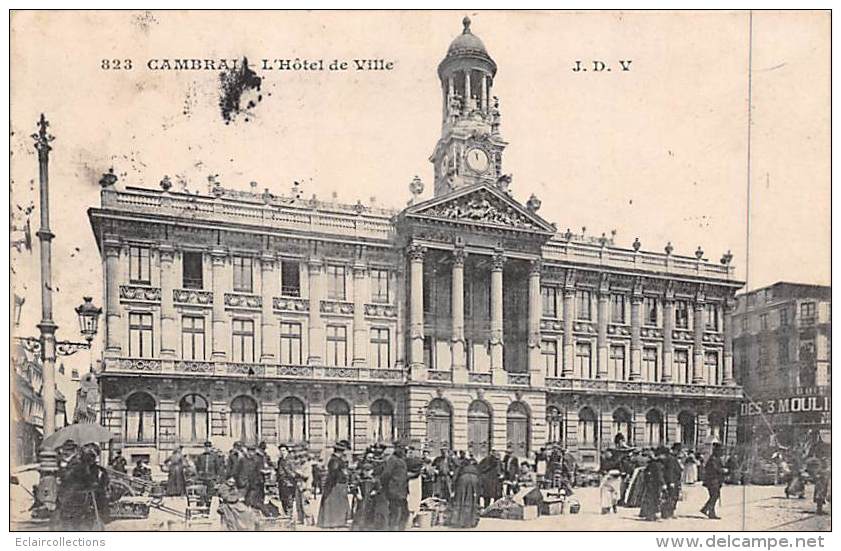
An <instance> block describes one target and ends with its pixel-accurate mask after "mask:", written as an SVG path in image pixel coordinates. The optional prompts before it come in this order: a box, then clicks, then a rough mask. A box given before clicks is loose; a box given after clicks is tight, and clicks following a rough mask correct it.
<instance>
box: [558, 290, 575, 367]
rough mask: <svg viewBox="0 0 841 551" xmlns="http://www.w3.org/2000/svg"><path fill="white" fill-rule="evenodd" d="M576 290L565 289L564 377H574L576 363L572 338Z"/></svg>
mask: <svg viewBox="0 0 841 551" xmlns="http://www.w3.org/2000/svg"><path fill="white" fill-rule="evenodd" d="M574 299H575V289H573V288H570V287H565V288H564V364H563V366H562V367H561V376H562V377H572V375H573V366H574V362H575V342H574V341H573V338H572V323H573V321H574V319H575V312H573V304H574Z"/></svg>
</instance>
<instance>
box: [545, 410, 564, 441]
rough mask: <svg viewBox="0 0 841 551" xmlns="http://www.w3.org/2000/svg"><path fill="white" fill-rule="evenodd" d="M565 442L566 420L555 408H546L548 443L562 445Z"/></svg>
mask: <svg viewBox="0 0 841 551" xmlns="http://www.w3.org/2000/svg"><path fill="white" fill-rule="evenodd" d="M563 440H564V418H563V417H562V416H561V411H560V410H559V409H558V408H556V407H555V406H549V407H548V408H546V442H557V443H561V442H563Z"/></svg>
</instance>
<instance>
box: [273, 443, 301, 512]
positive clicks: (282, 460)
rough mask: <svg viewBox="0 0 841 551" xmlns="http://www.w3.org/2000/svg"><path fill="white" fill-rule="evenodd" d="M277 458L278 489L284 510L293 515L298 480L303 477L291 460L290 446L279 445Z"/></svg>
mask: <svg viewBox="0 0 841 551" xmlns="http://www.w3.org/2000/svg"><path fill="white" fill-rule="evenodd" d="M278 452H279V455H278V458H277V490H278V493H279V494H280V503H281V505H283V512H284V513H286V514H287V515H290V516H291V515H292V506H293V503H294V501H295V489H296V488H297V485H298V480H300V479H302V478H303V477H302V476H301V475H299V474H298V473H297V472H296V471H295V469H293V468H292V465H291V463H290V461H289V446H287V445H286V444H281V445H280V446H278Z"/></svg>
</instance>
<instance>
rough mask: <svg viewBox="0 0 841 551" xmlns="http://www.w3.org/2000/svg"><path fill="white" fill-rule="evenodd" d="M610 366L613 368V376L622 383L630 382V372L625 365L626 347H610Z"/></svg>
mask: <svg viewBox="0 0 841 551" xmlns="http://www.w3.org/2000/svg"><path fill="white" fill-rule="evenodd" d="M610 366H611V368H613V376H614V377H615V378H616V379H618V380H620V381H627V380H628V371H627V368H626V365H625V347H624V346H622V345H621V344H620V345H613V346H611V347H610Z"/></svg>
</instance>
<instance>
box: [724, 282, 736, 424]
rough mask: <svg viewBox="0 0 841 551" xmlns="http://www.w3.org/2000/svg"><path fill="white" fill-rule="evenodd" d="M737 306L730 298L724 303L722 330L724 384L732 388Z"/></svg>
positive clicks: (734, 382) (734, 381) (733, 382)
mask: <svg viewBox="0 0 841 551" xmlns="http://www.w3.org/2000/svg"><path fill="white" fill-rule="evenodd" d="M735 306H736V301H735V300H733V299H732V298H728V299H727V300H726V301H725V302H724V308H723V311H722V316H721V324H722V327H721V328H722V331H723V332H724V384H725V385H731V386H732V385H735V384H736V378H735V377H734V376H733V309H734V308H735ZM734 432H735V431H734Z"/></svg>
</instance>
